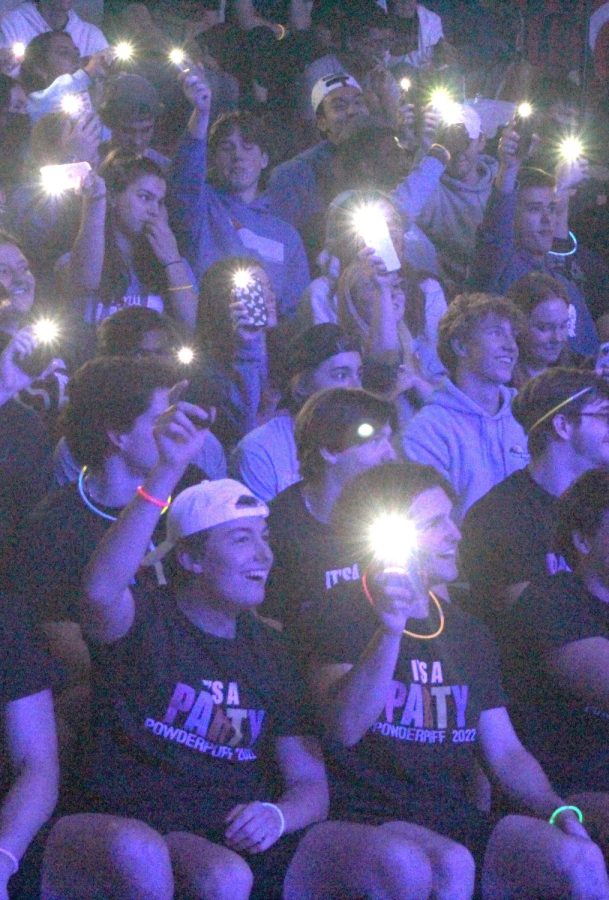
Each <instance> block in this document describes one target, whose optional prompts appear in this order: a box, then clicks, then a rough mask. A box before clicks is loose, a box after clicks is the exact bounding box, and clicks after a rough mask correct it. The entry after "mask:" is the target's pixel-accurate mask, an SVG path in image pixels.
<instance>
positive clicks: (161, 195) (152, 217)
mask: <svg viewBox="0 0 609 900" xmlns="http://www.w3.org/2000/svg"><path fill="white" fill-rule="evenodd" d="M165 192H166V184H165V181H164V179H162V178H158V176H156V175H140V177H139V178H136V179H135V181H132V182H131V184H129V185H127V187H126V188H125V190H124V191H123V192H122V193H120V194H117V196H116V197H115V198H114V201H113V210H114V216H115V222H116V224H117V226H118V228H119V229H120V230H121V231H122V232H124V233H125V234H128V235H130V236H132V237H134V236H136V235H140V234H142V233H143V231H144V229H145V227H146V225H150V224H151V223H152V222H156V221H157V220H158V219H159V218H160V217H163V216H164V215H165Z"/></svg>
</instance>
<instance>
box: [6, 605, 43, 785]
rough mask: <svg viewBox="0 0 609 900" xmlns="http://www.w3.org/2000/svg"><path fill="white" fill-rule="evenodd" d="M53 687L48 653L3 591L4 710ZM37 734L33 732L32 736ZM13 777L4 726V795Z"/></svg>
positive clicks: (17, 608)
mask: <svg viewBox="0 0 609 900" xmlns="http://www.w3.org/2000/svg"><path fill="white" fill-rule="evenodd" d="M48 687H49V673H48V667H47V660H46V657H45V655H44V653H43V651H42V649H41V647H40V644H39V641H38V638H37V634H36V632H35V631H34V630H33V629H32V627H31V623H30V622H29V619H28V617H27V615H25V614H24V612H23V610H22V608H21V607H20V606H19V604H18V603H17V602H16V601H15V598H14V597H11V596H9V595H8V594H5V593H2V594H1V595H0V710H2V716H1V717H0V718H2V719H4V707H5V706H6V704H7V703H11V702H12V701H14V700H21V699H22V698H23V697H29V696H30V695H31V694H37V693H39V692H40V691H43V690H45V689H46V688H48ZM35 739H36V736H35V735H32V740H35ZM11 780H12V775H11V769H10V765H9V761H8V756H7V754H6V751H5V742H4V727H3V728H2V732H1V733H0V798H2V797H3V796H4V794H5V793H6V791H7V789H8V787H9V785H10V783H11Z"/></svg>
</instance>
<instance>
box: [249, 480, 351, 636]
mask: <svg viewBox="0 0 609 900" xmlns="http://www.w3.org/2000/svg"><path fill="white" fill-rule="evenodd" d="M269 508H270V511H271V514H270V516H269V529H270V533H271V547H272V549H273V556H274V562H273V568H272V569H271V573H270V576H269V580H268V582H267V587H266V592H265V601H264V605H263V607H262V612H263V613H264V614H265V615H268V616H273V617H274V618H277V619H279V620H280V621H281V622H285V623H286V625H291V624H293V623H294V621H295V620H296V618H297V617H298V615H299V612H300V609H301V607H303V606H304V607H306V606H308V605H309V604H310V603H315V602H316V600H317V598H318V597H321V596H323V595H324V593H325V592H326V591H327V590H332V589H333V588H334V587H337V586H338V585H339V584H341V583H343V582H350V581H352V580H355V581H358V580H359V577H360V571H359V568H358V566H357V563H355V561H354V559H353V554H349V553H348V552H345V551H344V550H342V549H341V546H340V543H339V541H338V540H337V539H336V537H335V536H334V534H333V532H332V529H331V528H330V526H329V525H324V524H323V523H322V522H318V521H317V519H315V518H313V516H312V515H311V514H310V513H309V512H308V511H307V508H306V506H305V504H304V501H303V499H302V493H301V490H300V483H297V484H293V485H291V486H290V487H289V488H286V489H285V491H281V493H280V494H277V496H276V497H275V499H274V500H273V501H272V502H271V503H270V505H269Z"/></svg>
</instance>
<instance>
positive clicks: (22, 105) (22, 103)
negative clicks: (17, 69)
mask: <svg viewBox="0 0 609 900" xmlns="http://www.w3.org/2000/svg"><path fill="white" fill-rule="evenodd" d="M7 112H9V113H14V114H15V115H18V116H25V115H27V94H26V93H25V91H24V89H23V88H22V87H21V85H20V84H14V85H13V87H12V88H11V94H10V104H9V107H8V110H7Z"/></svg>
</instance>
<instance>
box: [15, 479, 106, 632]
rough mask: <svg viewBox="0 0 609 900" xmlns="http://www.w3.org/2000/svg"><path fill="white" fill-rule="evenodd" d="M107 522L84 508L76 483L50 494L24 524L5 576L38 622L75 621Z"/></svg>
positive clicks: (103, 508) (102, 508) (101, 508)
mask: <svg viewBox="0 0 609 900" xmlns="http://www.w3.org/2000/svg"><path fill="white" fill-rule="evenodd" d="M99 509H100V510H101V511H102V512H104V513H105V514H106V515H112V516H116V515H118V512H119V510H116V509H110V508H106V507H102V506H100V507H99ZM111 524H112V522H111V521H110V520H109V519H105V518H103V517H102V516H100V515H96V514H95V513H93V512H92V511H91V510H90V509H88V508H87V506H85V504H84V503H83V501H82V499H81V497H80V495H79V492H78V488H77V486H76V485H75V484H71V485H67V486H66V487H62V488H58V489H57V490H54V491H51V493H49V494H47V496H46V497H45V498H44V499H43V500H42V501H41V502H40V503H39V504H38V506H37V507H36V509H35V510H34V511H33V512H32V513H31V514H30V515H29V516H28V518H27V519H26V520H25V521H24V522H23V523H22V526H21V528H20V529H19V533H18V536H17V542H16V548H15V553H14V555H13V556H12V557H11V558H10V561H9V563H10V571H9V572H8V578H9V583H10V584H11V586H12V589H13V590H14V591H16V592H18V593H19V595H20V596H21V597H24V598H26V600H27V601H28V602H29V603H31V605H32V610H33V613H34V615H35V616H36V619H37V620H38V621H40V622H44V621H78V618H79V614H78V602H79V597H80V585H81V580H82V574H83V570H84V568H85V566H86V564H87V563H88V561H89V559H90V557H91V554H92V553H93V551H94V550H95V547H96V545H97V543H98V542H99V541H100V540H101V538H102V537H103V535H104V533H105V531H106V530H107V528H109V526H110V525H111Z"/></svg>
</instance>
